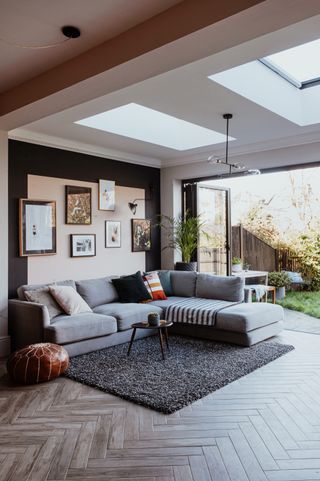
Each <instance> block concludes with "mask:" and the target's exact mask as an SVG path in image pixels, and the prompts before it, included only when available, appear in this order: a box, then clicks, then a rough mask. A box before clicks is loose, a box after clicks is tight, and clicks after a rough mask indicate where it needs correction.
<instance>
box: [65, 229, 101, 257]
mask: <svg viewBox="0 0 320 481" xmlns="http://www.w3.org/2000/svg"><path fill="white" fill-rule="evenodd" d="M70 252H71V257H94V256H95V255H96V235H95V234H70Z"/></svg>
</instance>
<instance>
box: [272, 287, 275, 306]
mask: <svg viewBox="0 0 320 481" xmlns="http://www.w3.org/2000/svg"><path fill="white" fill-rule="evenodd" d="M272 303H273V304H275V303H276V289H275V288H274V289H273V291H272Z"/></svg>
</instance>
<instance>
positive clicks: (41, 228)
mask: <svg viewBox="0 0 320 481" xmlns="http://www.w3.org/2000/svg"><path fill="white" fill-rule="evenodd" d="M19 207H20V209H19V210H20V212H19V214H20V216H19V217H20V229H19V230H20V256H23V257H24V256H44V255H52V254H56V253H57V238H56V225H57V222H56V203H55V201H54V200H48V201H45V200H30V199H20V206H19Z"/></svg>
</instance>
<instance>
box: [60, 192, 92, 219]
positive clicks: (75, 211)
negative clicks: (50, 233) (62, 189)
mask: <svg viewBox="0 0 320 481" xmlns="http://www.w3.org/2000/svg"><path fill="white" fill-rule="evenodd" d="M66 224H77V225H89V224H91V188H90V187H77V186H75V185H66Z"/></svg>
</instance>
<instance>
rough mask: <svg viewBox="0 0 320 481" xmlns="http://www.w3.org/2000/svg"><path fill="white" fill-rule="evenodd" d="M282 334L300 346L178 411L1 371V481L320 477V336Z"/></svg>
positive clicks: (290, 480) (295, 480)
mask: <svg viewBox="0 0 320 481" xmlns="http://www.w3.org/2000/svg"><path fill="white" fill-rule="evenodd" d="M280 340H281V341H282V342H287V343H292V344H294V345H295V346H296V350H295V351H294V352H291V353H289V354H287V355H286V356H284V357H282V358H280V359H278V360H276V361H274V362H273V363H271V364H268V365H267V366H265V367H263V368H262V369H259V370H258V371H255V372H254V373H252V374H249V375H248V376H246V377H244V378H242V379H241V380H239V381H236V382H234V383H232V384H230V385H229V386H226V387H225V388H223V389H221V390H220V391H218V392H215V393H214V394H212V395H210V396H208V397H206V398H204V399H202V400H201V401H199V402H197V403H195V404H193V405H192V406H189V407H187V408H184V409H183V410H181V411H180V412H178V413H175V414H172V415H170V416H165V415H162V414H158V413H156V412H153V411H151V410H148V409H144V408H142V407H139V406H136V405H134V404H131V403H129V402H126V401H122V400H121V399H119V398H116V397H114V396H111V395H107V394H104V393H102V392H100V391H97V390H95V389H92V388H89V387H86V386H82V385H81V384H78V383H75V382H73V381H70V380H67V379H64V378H60V379H58V380H56V381H53V382H51V383H48V384H42V385H38V386H35V387H34V386H32V387H24V388H21V387H14V386H12V385H10V384H9V383H8V380H7V378H6V376H3V377H2V378H1V380H0V383H1V387H0V420H1V422H0V480H1V481H27V480H28V481H44V480H50V481H58V480H70V481H84V480H88V481H102V480H103V481H105V480H108V481H109V480H110V481H268V480H269V481H308V480H320V403H319V401H320V370H319V368H320V336H317V335H312V334H303V333H298V332H290V331H285V332H284V334H283V335H282V336H281V338H280ZM1 370H2V374H3V373H4V371H5V369H4V366H2V367H1V365H0V371H1ZM0 375H1V374H0Z"/></svg>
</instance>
